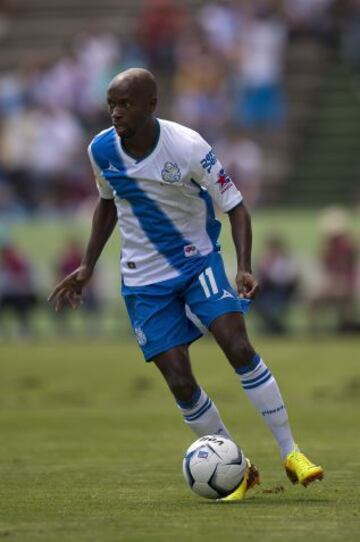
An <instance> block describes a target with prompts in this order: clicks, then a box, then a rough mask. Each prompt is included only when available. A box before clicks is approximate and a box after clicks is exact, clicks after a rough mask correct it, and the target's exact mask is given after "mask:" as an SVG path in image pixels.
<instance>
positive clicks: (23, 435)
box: [0, 339, 360, 542]
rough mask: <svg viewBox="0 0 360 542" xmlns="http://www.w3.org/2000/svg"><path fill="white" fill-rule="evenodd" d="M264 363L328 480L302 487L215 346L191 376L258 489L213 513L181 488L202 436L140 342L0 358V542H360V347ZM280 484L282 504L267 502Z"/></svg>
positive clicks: (13, 351)
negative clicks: (191, 451)
mask: <svg viewBox="0 0 360 542" xmlns="http://www.w3.org/2000/svg"><path fill="white" fill-rule="evenodd" d="M256 345H257V348H258V350H259V351H260V352H261V353H262V354H263V355H264V358H265V359H266V360H267V362H268V363H269V365H270V366H271V368H272V369H273V372H274V373H275V375H276V376H277V378H278V382H279V384H280V386H281V388H282V391H283V395H284V396H285V398H286V401H287V406H288V410H289V412H290V415H291V419H292V423H293V427H294V430H295V435H296V437H297V439H298V441H299V443H300V444H301V445H302V447H303V449H304V450H305V451H306V452H308V454H309V455H310V457H311V458H314V460H316V461H319V462H320V463H321V464H322V465H323V466H324V468H325V469H326V478H325V480H324V481H323V482H322V483H316V484H314V485H313V486H312V487H309V488H307V489H304V488H302V487H294V486H292V485H291V484H290V483H289V482H288V481H287V479H286V478H285V474H284V472H283V470H282V467H281V464H280V460H279V455H278V451H277V449H276V446H275V444H274V442H273V441H272V438H271V437H270V435H269V434H268V432H267V430H266V429H265V427H264V426H263V423H262V420H261V419H260V417H258V415H257V414H256V413H255V412H254V411H253V410H252V408H251V407H250V405H249V404H248V402H247V398H246V396H245V394H244V393H243V392H242V390H241V389H240V386H239V383H238V381H237V378H236V377H235V376H234V375H233V373H232V370H231V369H230V368H229V367H228V366H227V365H226V362H225V360H224V359H223V357H222V355H221V354H220V352H219V351H218V349H217V348H216V347H215V345H214V344H213V343H212V342H211V341H210V340H203V341H200V342H199V343H198V344H196V345H195V346H194V347H193V349H192V351H193V360H194V368H195V372H196V374H197V375H198V377H199V380H200V381H201V383H202V384H203V386H204V387H205V388H206V389H207V391H208V392H209V394H211V396H212V397H213V399H215V401H216V403H217V405H218V407H219V408H220V410H221V412H222V415H223V418H224V420H225V422H226V424H227V425H228V427H229V428H230V430H231V431H232V433H233V436H234V438H235V439H236V440H237V441H238V442H239V444H240V445H241V446H242V447H243V448H244V449H245V451H246V453H247V454H248V455H249V456H250V457H251V458H253V460H254V461H255V462H256V464H257V466H258V467H259V469H260V471H261V474H262V486H260V488H259V489H256V490H255V491H254V492H253V493H251V494H249V497H248V499H247V500H246V501H244V502H243V503H238V504H233V505H231V504H230V505H229V504H221V503H214V502H210V501H206V500H203V499H201V498H199V497H197V496H196V495H194V494H192V492H191V491H190V490H189V489H188V488H187V486H186V485H185V482H184V480H183V478H182V472H181V462H182V455H183V452H184V451H185V449H186V448H187V446H188V445H189V444H190V443H191V442H192V441H193V440H195V437H194V436H193V435H192V433H191V432H190V431H189V429H188V428H186V427H185V425H184V424H183V422H182V419H181V415H180V413H179V411H178V410H177V408H176V407H175V405H174V402H173V400H172V398H171V397H170V394H169V393H168V392H167V390H166V388H165V384H164V383H163V382H162V380H161V378H160V376H159V375H158V374H157V372H156V369H155V367H152V366H151V365H145V364H143V363H142V361H141V357H140V353H139V352H138V350H137V349H136V347H135V346H134V344H133V343H130V344H129V343H123V344H122V345H120V344H115V343H113V344H108V343H105V342H103V343H93V344H89V345H87V346H86V345H82V344H64V343H55V342H54V343H49V344H47V345H45V344H39V345H36V344H33V345H32V344H30V343H28V344H23V345H8V346H6V345H0V359H1V379H0V407H1V410H0V434H1V447H0V449H1V451H0V468H1V483H0V503H1V504H0V539H2V538H3V539H6V540H11V541H17V542H30V541H31V542H33V541H34V542H43V541H44V542H45V541H46V542H55V541H56V542H68V541H71V542H85V541H86V542H116V541H125V542H133V541H139V542H140V541H149V542H150V541H151V542H159V541H161V542H162V541H164V542H165V541H172V542H183V541H208V542H215V541H218V540H219V539H221V540H222V541H223V542H227V541H228V540H229V541H235V540H265V541H274V542H275V541H292V540H306V541H307V542H309V541H312V540H314V541H315V540H316V541H331V540H346V541H347V542H351V541H355V540H358V539H359V532H360V510H359V503H360V441H359V426H360V409H359V401H360V377H359V371H358V359H356V351H357V352H358V346H359V344H358V343H356V342H355V339H347V340H338V339H337V340H322V341H320V340H317V341H316V342H315V341H314V342H310V341H307V342H306V343H305V342H300V341H290V342H277V341H270V340H268V339H267V340H264V339H260V340H258V341H256ZM280 485H282V486H283V487H284V492H283V493H279V494H276V493H267V492H263V490H266V489H271V488H274V487H277V486H280Z"/></svg>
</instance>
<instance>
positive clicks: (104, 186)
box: [88, 144, 114, 199]
mask: <svg viewBox="0 0 360 542" xmlns="http://www.w3.org/2000/svg"><path fill="white" fill-rule="evenodd" d="M88 155H89V159H90V163H91V167H92V170H93V173H94V177H95V182H96V186H97V189H98V192H99V194H100V197H101V198H104V199H114V192H113V189H112V187H111V186H110V185H109V183H108V182H107V180H106V179H105V177H104V176H103V175H102V173H101V169H100V168H99V166H98V165H97V163H96V160H95V158H94V155H93V152H92V149H91V144H90V145H89V147H88Z"/></svg>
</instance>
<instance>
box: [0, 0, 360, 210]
mask: <svg viewBox="0 0 360 542" xmlns="http://www.w3.org/2000/svg"><path fill="white" fill-rule="evenodd" d="M4 5H6V2H5V4H4ZM186 6H189V4H185V5H183V4H182V3H181V2H178V1H176V0H149V1H147V2H145V3H144V4H143V7H142V10H140V12H139V14H138V16H137V21H136V27H135V32H134V33H133V34H132V35H130V36H129V35H127V36H121V35H116V34H114V33H109V32H108V31H104V30H98V31H96V30H94V29H92V30H91V31H90V30H88V31H87V32H82V33H80V34H77V35H75V37H74V39H73V41H72V43H69V44H67V52H66V53H64V54H63V55H62V56H61V57H60V58H58V59H57V60H56V61H53V60H51V61H50V60H47V59H46V55H42V56H41V58H38V59H37V58H36V57H33V56H32V57H31V58H24V59H23V60H22V62H20V63H19V65H17V66H16V68H14V69H13V70H10V71H8V72H7V73H2V74H1V75H0V118H1V121H0V212H1V213H2V214H5V213H6V214H7V215H11V216H21V215H31V214H34V213H41V214H47V213H48V214H54V213H66V212H73V210H74V209H75V208H76V207H77V206H78V205H79V203H81V202H82V201H83V200H84V199H86V198H88V197H89V196H91V195H92V194H93V193H94V187H93V185H92V182H91V180H90V179H91V174H90V169H89V165H88V160H87V155H86V146H87V144H88V142H89V141H90V139H91V138H92V136H93V135H94V134H95V133H96V132H97V131H99V130H100V129H103V128H104V127H106V126H108V125H109V119H108V116H107V112H106V107H105V90H106V86H107V84H108V82H109V80H110V79H111V78H112V76H113V75H114V74H115V73H117V72H118V71H120V70H123V69H126V68H128V67H130V66H144V67H148V68H150V69H151V70H153V71H154V72H155V74H156V75H157V76H158V78H159V80H160V84H161V88H162V89H163V92H161V107H160V109H159V113H160V114H164V115H166V116H170V117H171V118H172V119H174V120H176V121H178V122H180V123H184V124H187V125H189V126H191V127H193V128H194V129H196V130H198V131H200V132H201V133H202V134H203V136H204V137H205V138H207V139H208V140H209V141H210V142H211V143H214V144H215V143H216V145H217V146H218V147H219V149H221V151H220V153H219V155H221V156H222V157H223V161H224V164H225V166H228V167H229V168H230V170H231V171H230V172H231V173H232V174H233V175H234V177H236V178H238V179H239V182H240V183H241V186H240V188H241V189H242V191H243V193H244V195H245V197H246V199H247V201H248V204H249V206H250V207H253V206H255V205H256V204H257V203H258V201H259V199H260V200H261V182H262V171H263V168H264V163H263V153H262V148H261V145H259V143H258V142H257V138H256V134H257V133H259V132H262V133H264V132H270V133H271V132H273V131H276V130H279V129H281V127H282V126H283V125H284V123H286V118H287V97H286V89H285V85H284V71H285V66H286V51H287V45H288V43H289V41H291V40H296V39H299V37H303V36H310V37H311V39H316V40H319V41H322V42H326V43H327V44H330V46H336V47H339V48H340V49H341V50H342V51H343V54H344V56H345V57H346V58H347V59H348V61H349V63H351V64H352V65H353V66H354V67H355V68H356V69H359V67H360V38H359V36H360V31H359V27H360V1H359V0H341V1H339V0H219V1H214V2H204V4H203V5H202V7H201V6H200V7H199V8H198V9H197V10H191V11H190V10H189V9H187V7H186ZM0 27H1V25H0Z"/></svg>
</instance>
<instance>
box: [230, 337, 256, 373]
mask: <svg viewBox="0 0 360 542" xmlns="http://www.w3.org/2000/svg"><path fill="white" fill-rule="evenodd" d="M254 355H255V350H254V349H253V347H252V346H251V344H250V342H249V340H248V339H247V337H240V338H236V339H233V340H232V341H231V345H230V346H229V349H228V352H227V357H228V359H229V361H230V363H231V364H232V365H233V366H234V367H242V366H245V365H248V364H249V363H250V362H251V360H252V359H253V357H254Z"/></svg>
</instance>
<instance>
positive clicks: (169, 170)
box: [161, 162, 181, 184]
mask: <svg viewBox="0 0 360 542" xmlns="http://www.w3.org/2000/svg"><path fill="white" fill-rule="evenodd" d="M161 178H162V180H163V181H165V182H166V183H171V184H172V183H178V182H179V181H180V179H181V172H180V169H179V166H178V165H177V164H174V163H173V162H165V164H164V167H163V169H162V170H161Z"/></svg>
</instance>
